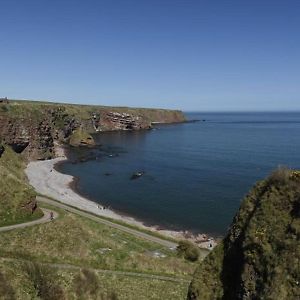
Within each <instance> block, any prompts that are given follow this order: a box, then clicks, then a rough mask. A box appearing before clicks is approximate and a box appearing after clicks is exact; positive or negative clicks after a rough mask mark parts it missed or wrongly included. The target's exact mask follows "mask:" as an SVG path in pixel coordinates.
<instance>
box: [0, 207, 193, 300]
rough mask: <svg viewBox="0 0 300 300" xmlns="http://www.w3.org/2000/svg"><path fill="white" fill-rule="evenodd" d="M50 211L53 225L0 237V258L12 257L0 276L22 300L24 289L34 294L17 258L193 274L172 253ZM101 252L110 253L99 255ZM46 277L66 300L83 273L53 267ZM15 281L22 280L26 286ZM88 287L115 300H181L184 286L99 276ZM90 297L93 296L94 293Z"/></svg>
mask: <svg viewBox="0 0 300 300" xmlns="http://www.w3.org/2000/svg"><path fill="white" fill-rule="evenodd" d="M47 207H48V208H49V206H47ZM50 208H51V207H50ZM55 210H56V211H58V212H59V214H60V217H59V219H58V220H56V221H54V222H51V223H47V224H43V225H39V226H35V227H30V228H25V229H22V230H16V231H13V232H7V233H3V234H1V235H0V257H2V258H3V257H4V258H13V259H17V260H16V261H13V262H9V263H8V262H6V264H3V266H2V271H1V268H0V273H1V272H2V275H3V276H5V277H6V278H7V280H8V282H9V284H10V285H11V286H13V290H14V291H15V292H16V293H18V294H20V293H21V294H22V297H21V298H22V299H23V298H24V299H26V297H25V296H24V295H25V294H23V291H24V289H25V287H26V286H28V289H29V291H28V292H29V294H31V295H32V294H34V293H37V290H36V289H35V288H34V287H33V281H34V276H33V277H32V276H31V275H30V276H29V278H28V275H26V274H27V273H26V270H25V271H24V264H25V263H24V262H22V259H25V260H29V261H31V262H35V263H36V264H37V266H39V267H40V268H42V266H41V265H40V263H59V264H72V265H76V266H79V267H82V268H92V269H110V270H122V271H132V272H141V273H145V274H159V275H168V276H172V277H173V276H176V277H181V278H186V279H189V278H190V276H191V275H192V273H193V271H194V268H195V266H196V265H195V264H192V263H189V262H186V261H184V260H182V259H180V258H178V257H177V256H176V254H175V253H174V252H172V251H170V250H168V249H162V247H161V246H160V245H156V244H154V243H150V242H147V241H144V240H142V239H138V238H135V237H133V236H131V235H129V234H126V233H123V232H120V231H118V230H115V229H112V228H110V227H108V226H105V225H101V224H98V223H95V222H93V221H90V220H87V219H85V218H82V217H79V216H76V215H74V214H71V213H66V212H64V211H62V210H57V209H55ZM28 241H30V243H28ZM105 248H110V249H112V250H111V251H104V252H103V251H102V250H103V249H105ZM158 249H159V250H160V251H161V252H162V253H164V254H166V257H165V258H154V257H152V256H151V255H150V254H149V251H153V250H158ZM101 252H102V253H101ZM12 265H16V266H14V267H12ZM25 267H26V264H25ZM12 268H15V269H16V270H18V271H17V272H18V273H17V275H18V276H17V278H18V281H16V280H15V279H14V278H13V276H11V275H10V274H11V269H12ZM51 274H52V275H51ZM58 274H60V275H58ZM50 275H51V278H50V279H49V280H50V281H53V284H55V285H56V286H58V287H59V289H61V290H62V292H63V294H64V295H65V296H66V297H67V298H68V299H69V298H70V299H77V298H76V297H77V296H76V297H75V296H74V295H75V294H76V284H75V282H76V280H79V279H78V276H81V278H84V277H85V275H84V274H81V275H80V272H79V271H78V270H74V271H72V270H64V269H60V268H55V269H54V270H53V272H52V273H51V272H50ZM91 276H92V275H91ZM20 278H26V282H27V283H26V286H25V285H24V284H25V283H24V282H23V280H21V281H20ZM75 278H77V279H75ZM24 280H25V279H24ZM117 282H118V284H116V283H117ZM94 285H96V286H98V288H97V289H96V290H97V293H101V291H102V292H103V291H105V293H109V292H111V291H114V292H115V293H116V294H117V295H118V299H184V296H185V295H186V293H187V288H188V283H173V282H164V281H159V280H154V279H153V280H152V279H150V280H149V279H144V278H132V277H126V276H122V275H114V276H113V275H105V276H104V275H103V274H98V275H96V279H94ZM0 288H1V287H0ZM90 288H91V289H92V287H90ZM87 289H88V288H87ZM71 295H73V296H74V298H72V297H71ZM137 295H139V296H138V298H137ZM166 295H169V296H170V297H171V298H168V297H167V296H166ZM98 296H99V295H98ZM99 297H100V296H99ZM78 299H80V298H78ZM85 299H88V298H85ZM91 299H99V298H97V297H96V296H95V295H94V296H91ZM100 299H101V298H100Z"/></svg>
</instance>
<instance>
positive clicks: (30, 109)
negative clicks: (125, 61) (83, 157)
mask: <svg viewBox="0 0 300 300" xmlns="http://www.w3.org/2000/svg"><path fill="white" fill-rule="evenodd" d="M184 121H185V117H184V115H183V113H182V112H180V111H174V110H164V109H144V108H127V107H106V106H91V105H71V104H59V103H49V102H33V101H16V100H6V101H2V102H0V138H2V139H3V141H4V142H5V143H6V144H8V145H10V146H11V147H12V148H13V149H14V151H15V152H17V153H22V155H23V156H24V157H26V158H30V159H47V158H51V157H53V156H55V153H54V142H55V141H56V140H58V141H63V142H67V143H69V142H70V141H71V144H72V145H74V146H78V145H90V144H93V139H92V136H91V134H92V133H95V132H101V131H113V130H142V129H150V128H151V127H152V123H154V122H157V123H177V122H184ZM72 135H74V136H73V138H72Z"/></svg>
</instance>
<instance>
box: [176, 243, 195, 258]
mask: <svg viewBox="0 0 300 300" xmlns="http://www.w3.org/2000/svg"><path fill="white" fill-rule="evenodd" d="M177 253H178V255H179V256H181V257H184V258H185V259H186V260H189V261H196V260H198V258H199V248H198V247H197V246H196V245H195V244H193V243H192V242H189V241H186V240H183V241H180V242H179V243H178V246H177Z"/></svg>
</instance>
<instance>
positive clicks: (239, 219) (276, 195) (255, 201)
mask: <svg viewBox="0 0 300 300" xmlns="http://www.w3.org/2000/svg"><path fill="white" fill-rule="evenodd" d="M188 299H190V300H192V299H201V300H205V299H243V300H247V299H270V300H271V299H272V300H274V299H278V300H279V299H280V300H284V299H286V300H290V299H295V300H296V299H300V173H299V172H297V171H291V170H287V169H279V170H277V171H276V172H274V173H273V174H272V175H271V176H270V177H269V178H267V179H266V180H263V181H261V182H259V183H257V184H256V186H255V187H254V188H253V189H252V190H251V191H250V193H249V194H248V195H247V196H246V198H245V199H244V201H243V203H242V205H241V208H240V210H239V212H238V213H237V215H236V216H235V218H234V220H233V223H232V225H231V227H230V230H229V232H228V234H227V236H226V237H225V239H224V240H223V242H222V243H220V244H219V245H218V246H217V247H216V248H215V249H214V250H213V251H212V252H211V254H210V255H208V257H207V258H206V259H205V260H204V261H203V262H202V263H201V265H200V266H199V267H198V269H197V270H196V272H195V274H194V278H193V281H192V283H191V285H190V288H189V293H188Z"/></svg>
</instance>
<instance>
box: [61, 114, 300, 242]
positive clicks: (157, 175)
mask: <svg viewBox="0 0 300 300" xmlns="http://www.w3.org/2000/svg"><path fill="white" fill-rule="evenodd" d="M186 116H187V118H188V119H189V120H199V121H197V122H190V123H184V124H173V125H157V126H155V127H154V129H153V130H147V131H133V132H131V131H123V132H106V133H97V134H95V135H94V138H95V140H96V143H97V147H95V148H94V149H90V148H79V149H77V148H70V149H69V151H68V152H69V154H68V157H69V159H68V161H66V162H64V163H63V164H60V165H59V166H58V170H59V171H60V172H62V173H65V174H70V175H73V176H75V177H76V179H77V180H76V184H75V187H74V188H75V189H76V191H77V192H78V193H80V194H82V195H83V196H85V197H87V198H89V199H91V200H93V201H95V202H99V203H101V204H102V205H105V206H107V207H110V208H111V209H113V210H115V211H116V212H119V213H121V214H124V215H128V216H131V217H134V218H135V219H137V220H140V221H143V222H144V223H145V224H147V225H156V226H158V227H159V228H162V229H170V230H189V231H191V232H194V233H208V234H210V235H212V236H215V237H218V236H224V235H225V234H226V231H227V229H228V227H229V226H230V224H231V222H232V219H233V217H234V215H235V214H236V213H237V210H238V208H239V206H240V204H241V201H242V200H243V198H244V197H245V195H246V194H247V192H248V191H249V190H250V189H251V188H252V187H253V186H254V185H255V183H256V182H257V181H259V180H261V179H263V178H265V177H266V176H268V175H269V174H270V173H271V172H272V171H273V170H275V169H276V168H278V167H281V166H285V167H289V168H293V169H300V112H284V113H277V112H276V113H275V112H260V113H257V112H255V113H254V112H247V113H246V112H243V113H241V112H240V113H237V112H235V113H229V112H226V113H201V112H199V113H186ZM136 172H144V175H143V176H140V177H138V178H136V179H132V175H133V174H134V173H136Z"/></svg>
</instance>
